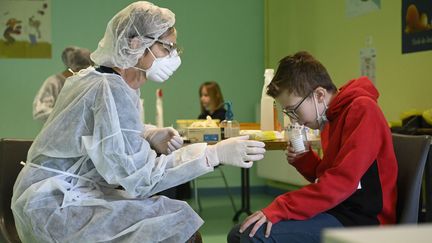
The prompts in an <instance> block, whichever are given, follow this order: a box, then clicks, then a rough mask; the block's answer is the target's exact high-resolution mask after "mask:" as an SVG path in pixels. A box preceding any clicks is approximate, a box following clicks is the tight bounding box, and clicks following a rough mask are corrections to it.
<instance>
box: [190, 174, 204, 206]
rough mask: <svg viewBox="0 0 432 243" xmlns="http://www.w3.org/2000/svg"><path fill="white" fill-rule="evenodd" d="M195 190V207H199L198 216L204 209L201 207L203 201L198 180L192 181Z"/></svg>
mask: <svg viewBox="0 0 432 243" xmlns="http://www.w3.org/2000/svg"><path fill="white" fill-rule="evenodd" d="M192 184H193V188H194V198H195V205H196V206H197V207H198V214H200V213H201V210H202V207H201V200H200V198H199V195H198V186H197V179H194V180H193V181H192Z"/></svg>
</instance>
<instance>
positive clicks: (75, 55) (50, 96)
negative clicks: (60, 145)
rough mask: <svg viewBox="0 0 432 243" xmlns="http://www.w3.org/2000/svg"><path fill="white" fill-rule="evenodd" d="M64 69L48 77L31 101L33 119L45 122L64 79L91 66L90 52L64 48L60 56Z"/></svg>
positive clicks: (70, 47)
mask: <svg viewBox="0 0 432 243" xmlns="http://www.w3.org/2000/svg"><path fill="white" fill-rule="evenodd" d="M61 58H62V61H63V63H64V65H65V67H66V69H65V70H64V71H63V72H61V73H57V74H54V75H52V76H50V77H48V78H47V79H46V80H45V81H44V83H43V84H42V87H41V88H40V89H39V91H38V93H37V94H36V97H35V98H34V101H33V119H35V120H39V121H42V122H45V121H46V120H47V119H48V116H49V115H50V114H51V112H52V110H53V108H54V104H55V102H56V100H57V97H58V95H59V94H60V90H61V89H62V88H63V85H64V83H65V80H66V78H68V77H70V76H72V74H73V73H75V72H78V71H79V70H81V69H84V68H87V67H89V66H91V65H93V62H92V61H91V59H90V51H89V50H88V49H85V48H80V47H76V46H68V47H66V48H65V49H64V50H63V52H62V55H61Z"/></svg>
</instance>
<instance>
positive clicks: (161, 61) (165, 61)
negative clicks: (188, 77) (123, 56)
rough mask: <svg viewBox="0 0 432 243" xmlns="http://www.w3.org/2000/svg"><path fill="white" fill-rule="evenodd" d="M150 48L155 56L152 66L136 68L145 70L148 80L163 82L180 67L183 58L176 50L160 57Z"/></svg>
mask: <svg viewBox="0 0 432 243" xmlns="http://www.w3.org/2000/svg"><path fill="white" fill-rule="evenodd" d="M148 50H149V52H150V54H151V55H152V56H153V58H154V61H153V64H152V65H151V67H150V68H149V69H142V68H139V67H134V68H135V69H138V70H141V71H143V72H145V73H146V78H147V79H148V80H152V81H155V82H158V83H163V82H165V81H166V80H168V78H169V77H171V75H172V74H173V73H174V72H175V71H176V70H177V68H179V67H180V64H181V59H180V57H179V55H178V53H177V51H175V50H174V51H173V53H172V54H170V55H167V56H165V57H160V58H158V57H156V56H155V55H154V54H153V52H152V51H151V50H150V49H148Z"/></svg>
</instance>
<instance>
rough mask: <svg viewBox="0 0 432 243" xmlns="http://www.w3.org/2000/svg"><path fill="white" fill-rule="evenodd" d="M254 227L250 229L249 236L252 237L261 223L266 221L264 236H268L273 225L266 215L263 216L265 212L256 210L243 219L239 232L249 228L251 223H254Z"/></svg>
mask: <svg viewBox="0 0 432 243" xmlns="http://www.w3.org/2000/svg"><path fill="white" fill-rule="evenodd" d="M254 223H255V225H254V227H253V228H252V230H251V231H250V233H249V237H253V236H254V235H255V233H256V232H257V230H258V229H259V228H260V227H261V225H263V224H264V223H267V227H266V230H265V235H264V236H265V237H266V238H268V237H269V236H270V232H271V228H272V226H273V224H272V222H270V221H269V220H268V219H267V217H266V216H265V214H264V213H263V212H262V211H257V212H255V213H253V214H252V215H250V216H249V217H247V218H246V219H245V221H243V223H242V224H241V226H240V230H239V232H240V233H243V232H244V231H245V230H246V229H247V228H249V226H251V225H252V224H254Z"/></svg>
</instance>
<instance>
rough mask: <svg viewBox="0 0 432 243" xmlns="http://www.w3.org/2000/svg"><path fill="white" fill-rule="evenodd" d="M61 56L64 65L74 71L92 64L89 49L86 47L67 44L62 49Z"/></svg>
mask: <svg viewBox="0 0 432 243" xmlns="http://www.w3.org/2000/svg"><path fill="white" fill-rule="evenodd" d="M61 57H62V61H63V63H64V65H66V67H68V68H70V69H72V70H73V71H75V72H78V71H79V70H81V69H84V68H87V67H89V66H91V65H93V62H92V60H91V59H90V50H89V49H86V48H81V47H77V46H68V47H66V48H65V49H64V50H63V52H62V56H61Z"/></svg>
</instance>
